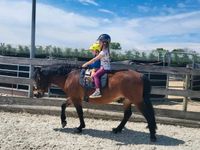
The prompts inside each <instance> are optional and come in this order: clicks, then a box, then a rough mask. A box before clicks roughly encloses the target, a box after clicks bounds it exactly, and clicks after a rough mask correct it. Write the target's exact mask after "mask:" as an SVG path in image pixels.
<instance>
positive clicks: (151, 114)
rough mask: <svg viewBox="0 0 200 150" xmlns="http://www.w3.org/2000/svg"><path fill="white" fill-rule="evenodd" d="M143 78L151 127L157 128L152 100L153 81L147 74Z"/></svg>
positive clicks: (144, 97)
mask: <svg viewBox="0 0 200 150" xmlns="http://www.w3.org/2000/svg"><path fill="white" fill-rule="evenodd" d="M142 80H143V99H144V103H145V105H146V110H145V112H146V113H147V115H148V116H149V117H148V118H149V119H150V123H151V126H152V127H150V128H153V129H156V128H157V126H156V121H155V113H154V109H153V105H152V103H151V100H150V92H151V83H150V80H149V79H148V77H147V76H146V75H143V76H142Z"/></svg>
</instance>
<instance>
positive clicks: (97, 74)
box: [93, 67, 106, 89]
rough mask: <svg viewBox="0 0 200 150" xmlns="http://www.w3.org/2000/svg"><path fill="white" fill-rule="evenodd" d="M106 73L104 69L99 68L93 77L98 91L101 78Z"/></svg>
mask: <svg viewBox="0 0 200 150" xmlns="http://www.w3.org/2000/svg"><path fill="white" fill-rule="evenodd" d="M105 72H106V71H105V70H104V68H103V67H101V68H99V69H98V70H97V71H96V72H95V74H94V75H93V79H94V83H95V87H96V89H99V88H100V86H101V85H100V84H101V83H100V76H102V75H103V74H104V73H105Z"/></svg>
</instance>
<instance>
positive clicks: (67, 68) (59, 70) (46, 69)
mask: <svg viewBox="0 0 200 150" xmlns="http://www.w3.org/2000/svg"><path fill="white" fill-rule="evenodd" d="M80 68H81V67H80V65H77V64H53V65H48V66H43V67H41V68H40V69H39V72H41V73H42V74H43V75H44V76H49V75H67V74H68V73H70V72H71V71H72V70H74V69H80ZM37 73H38V69H35V71H34V74H35V75H36V74H37ZM35 75H33V78H34V76H35Z"/></svg>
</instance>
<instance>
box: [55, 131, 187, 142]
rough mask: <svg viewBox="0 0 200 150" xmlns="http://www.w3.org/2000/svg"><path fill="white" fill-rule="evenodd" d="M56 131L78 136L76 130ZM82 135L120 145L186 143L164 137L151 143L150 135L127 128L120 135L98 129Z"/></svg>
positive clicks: (159, 137) (159, 136)
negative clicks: (112, 141)
mask: <svg viewBox="0 0 200 150" xmlns="http://www.w3.org/2000/svg"><path fill="white" fill-rule="evenodd" d="M54 131H56V132H64V133H70V134H76V133H75V129H74V128H55V129H54ZM81 135H89V136H91V137H97V138H102V139H109V140H114V141H116V142H119V143H118V145H128V144H152V145H164V146H176V145H180V144H184V143H185V142H184V141H182V140H179V139H176V138H172V137H168V136H164V135H157V142H155V143H151V142H150V140H149V133H145V132H140V131H133V130H129V129H127V128H125V129H124V130H123V131H122V133H118V134H114V133H112V132H108V131H102V130H96V129H84V130H83V131H82V133H80V136H81Z"/></svg>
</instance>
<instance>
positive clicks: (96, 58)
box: [82, 54, 103, 67]
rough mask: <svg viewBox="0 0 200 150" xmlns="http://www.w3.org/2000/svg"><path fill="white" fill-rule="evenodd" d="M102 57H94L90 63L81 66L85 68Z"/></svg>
mask: <svg viewBox="0 0 200 150" xmlns="http://www.w3.org/2000/svg"><path fill="white" fill-rule="evenodd" d="M102 57H103V55H100V54H99V55H97V56H96V57H94V58H93V59H91V60H90V61H88V62H86V63H85V64H83V65H82V67H87V66H88V65H90V64H92V63H94V62H95V61H97V60H99V59H101V58H102Z"/></svg>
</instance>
